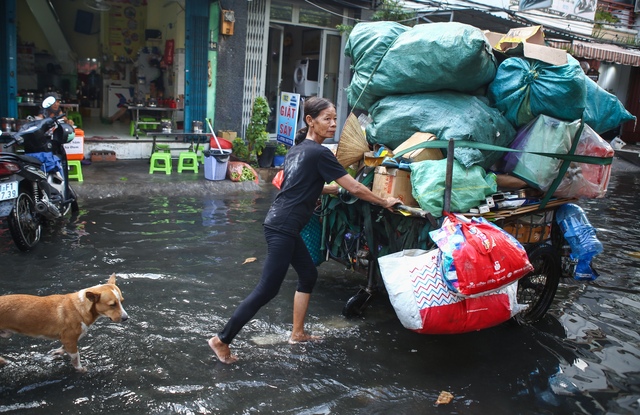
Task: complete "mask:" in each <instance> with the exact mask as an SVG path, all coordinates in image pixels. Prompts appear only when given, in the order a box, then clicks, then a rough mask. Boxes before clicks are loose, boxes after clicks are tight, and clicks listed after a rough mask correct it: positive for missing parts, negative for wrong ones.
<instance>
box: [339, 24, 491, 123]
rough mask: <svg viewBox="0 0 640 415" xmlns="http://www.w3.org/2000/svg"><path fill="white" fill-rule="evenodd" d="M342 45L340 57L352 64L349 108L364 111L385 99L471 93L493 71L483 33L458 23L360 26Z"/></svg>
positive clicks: (482, 84)
mask: <svg viewBox="0 0 640 415" xmlns="http://www.w3.org/2000/svg"><path fill="white" fill-rule="evenodd" d="M388 23H389V22H388ZM384 28H386V29H387V30H388V31H387V32H386V33H385V32H383V30H381V29H384ZM356 29H358V31H356ZM354 32H355V33H354ZM377 38H379V40H378V39H377ZM347 43H348V47H347V48H346V50H345V54H346V55H347V56H350V57H352V58H353V59H354V65H353V70H354V77H353V79H352V81H351V84H350V85H349V88H348V89H347V98H348V100H349V104H350V105H351V106H354V107H355V108H358V109H364V110H367V111H368V110H369V108H370V107H371V106H372V105H373V104H374V103H375V101H376V100H378V99H380V98H382V97H385V96H387V95H397V94H413V93H419V92H432V91H441V90H453V91H458V92H466V93H473V92H475V91H477V90H478V89H480V88H482V87H484V86H486V85H488V84H489V83H490V82H491V81H492V80H493V78H494V77H495V74H496V70H497V67H498V64H497V61H496V59H495V57H494V55H493V52H492V49H491V45H490V44H489V42H488V41H487V39H486V37H485V36H484V34H483V33H482V31H481V30H480V29H478V28H477V27H473V26H470V25H467V24H463V23H458V22H446V23H429V24H419V25H416V26H414V27H412V28H408V29H407V30H402V29H400V28H398V27H397V26H394V25H390V24H388V25H387V26H382V25H380V23H359V24H357V25H356V26H355V28H354V31H352V32H351V34H350V35H349V41H348V42H347ZM374 44H377V45H376V48H375V49H374V48H372V46H373V45H374ZM387 49H388V50H387ZM364 50H367V51H368V52H369V53H366V54H363V53H362V52H363V51H364ZM385 52H386V53H385ZM372 73H373V77H371V74H372ZM370 77H371V79H370V80H369V78H370ZM367 82H368V83H367ZM363 89H365V93H364V94H362V96H361V97H360V94H361V92H362V90H363ZM358 98H360V99H358Z"/></svg>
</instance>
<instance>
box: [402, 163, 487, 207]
mask: <svg viewBox="0 0 640 415" xmlns="http://www.w3.org/2000/svg"><path fill="white" fill-rule="evenodd" d="M410 168H411V194H412V195H413V198H414V199H416V201H417V202H418V204H419V205H420V208H421V209H422V210H426V211H427V212H430V213H431V214H432V215H433V216H434V217H436V218H439V217H441V216H442V208H443V205H444V187H445V186H444V184H445V176H446V171H447V160H446V159H444V160H425V161H420V162H417V163H411V164H410ZM452 180H453V183H452V186H451V187H452V188H451V210H452V211H454V212H468V211H469V209H471V208H472V207H474V206H478V205H479V204H481V203H485V200H486V197H487V196H489V195H490V194H493V193H495V192H496V191H497V188H498V186H497V184H496V175H495V174H493V173H490V174H486V173H485V170H484V169H483V168H481V167H479V166H471V167H470V168H468V169H466V168H464V167H463V166H462V165H460V163H459V162H458V161H457V160H454V161H453V175H452Z"/></svg>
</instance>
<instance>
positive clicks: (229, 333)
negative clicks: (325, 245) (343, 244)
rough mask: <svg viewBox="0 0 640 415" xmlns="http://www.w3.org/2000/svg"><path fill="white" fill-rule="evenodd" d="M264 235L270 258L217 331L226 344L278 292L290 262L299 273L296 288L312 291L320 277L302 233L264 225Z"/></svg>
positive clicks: (304, 291)
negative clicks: (247, 291)
mask: <svg viewBox="0 0 640 415" xmlns="http://www.w3.org/2000/svg"><path fill="white" fill-rule="evenodd" d="M264 236H265V239H266V240H267V258H266V260H265V263H264V268H263V269H262V277H261V278H260V281H259V282H258V285H256V287H255V288H254V289H253V291H252V292H251V294H249V296H248V297H247V298H245V299H244V300H243V301H242V303H240V305H239V306H238V308H237V309H236V311H235V312H234V313H233V315H232V316H231V319H230V320H229V321H228V322H227V324H226V325H225V326H224V329H223V330H222V331H221V332H220V333H219V334H218V338H219V339H220V340H222V341H223V342H224V343H227V344H229V343H231V342H232V341H233V339H234V338H235V337H236V335H237V334H238V333H239V332H240V330H241V329H242V327H244V325H245V324H247V323H248V322H249V320H251V319H252V318H253V316H254V315H255V314H256V313H257V312H258V310H260V308H261V307H262V306H264V305H265V304H267V303H268V302H269V301H271V299H273V298H274V297H275V296H276V295H277V294H278V292H279V291H280V286H281V285H282V282H283V281H284V277H285V275H286V274H287V270H288V269H289V265H291V266H293V269H294V270H295V271H296V273H297V274H298V287H297V291H300V292H302V293H308V294H310V293H311V291H313V287H314V285H315V284H316V280H317V279H318V270H317V269H316V267H315V265H314V264H313V260H312V259H311V254H309V251H308V250H307V247H306V245H305V244H304V241H303V240H302V237H301V236H300V235H296V236H293V235H288V234H285V233H281V232H278V231H275V230H273V229H269V228H264Z"/></svg>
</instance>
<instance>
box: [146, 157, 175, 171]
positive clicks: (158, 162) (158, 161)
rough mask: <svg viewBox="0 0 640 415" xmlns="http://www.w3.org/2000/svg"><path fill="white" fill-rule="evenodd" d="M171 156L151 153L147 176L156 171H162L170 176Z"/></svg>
mask: <svg viewBox="0 0 640 415" xmlns="http://www.w3.org/2000/svg"><path fill="white" fill-rule="evenodd" d="M172 168H173V166H172V165H171V154H170V153H153V154H152V155H151V160H150V164H149V174H153V173H154V172H156V171H163V172H165V173H166V174H171V169H172Z"/></svg>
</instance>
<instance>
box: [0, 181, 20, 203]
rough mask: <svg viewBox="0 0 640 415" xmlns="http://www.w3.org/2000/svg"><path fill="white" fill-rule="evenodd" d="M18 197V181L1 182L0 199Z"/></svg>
mask: <svg viewBox="0 0 640 415" xmlns="http://www.w3.org/2000/svg"><path fill="white" fill-rule="evenodd" d="M16 197H18V182H6V183H0V200H8V199H15V198H16Z"/></svg>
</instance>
